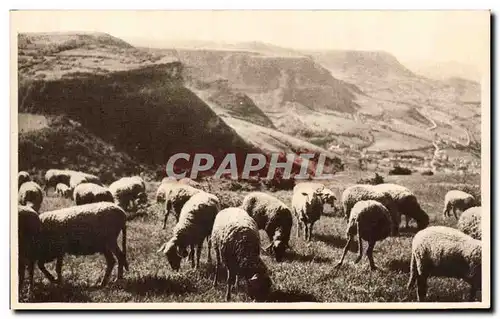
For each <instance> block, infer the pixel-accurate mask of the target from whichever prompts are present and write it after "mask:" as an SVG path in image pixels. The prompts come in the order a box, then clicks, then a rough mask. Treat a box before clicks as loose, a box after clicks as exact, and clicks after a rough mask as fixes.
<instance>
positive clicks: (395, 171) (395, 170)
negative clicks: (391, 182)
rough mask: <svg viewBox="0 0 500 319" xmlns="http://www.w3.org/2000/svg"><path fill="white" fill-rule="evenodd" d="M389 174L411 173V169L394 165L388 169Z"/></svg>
mask: <svg viewBox="0 0 500 319" xmlns="http://www.w3.org/2000/svg"><path fill="white" fill-rule="evenodd" d="M389 175H411V169H409V168H406V167H401V166H399V165H396V166H394V168H393V169H391V170H390V171H389Z"/></svg>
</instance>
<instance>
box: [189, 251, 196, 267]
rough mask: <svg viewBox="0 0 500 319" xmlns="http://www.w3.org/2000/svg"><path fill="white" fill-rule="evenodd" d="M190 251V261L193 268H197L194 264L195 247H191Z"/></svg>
mask: <svg viewBox="0 0 500 319" xmlns="http://www.w3.org/2000/svg"><path fill="white" fill-rule="evenodd" d="M189 247H190V250H189V261H191V268H194V267H195V264H194V245H190V246H189Z"/></svg>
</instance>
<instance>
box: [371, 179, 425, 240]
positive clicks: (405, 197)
mask: <svg viewBox="0 0 500 319" xmlns="http://www.w3.org/2000/svg"><path fill="white" fill-rule="evenodd" d="M374 188H375V189H376V190H378V191H381V192H385V193H386V194H389V196H391V199H392V201H393V202H394V204H395V207H396V208H397V210H398V212H399V215H400V216H401V215H405V216H406V218H405V221H406V228H408V222H409V220H410V219H414V220H415V221H416V222H417V227H418V229H419V230H421V229H424V228H426V227H427V226H428V225H429V215H427V213H426V212H425V211H424V210H423V209H422V207H421V206H420V204H419V203H418V200H417V197H416V196H415V194H414V193H413V192H412V191H410V190H409V189H408V188H406V187H404V186H401V185H397V184H389V183H386V184H378V185H374ZM398 226H399V225H398Z"/></svg>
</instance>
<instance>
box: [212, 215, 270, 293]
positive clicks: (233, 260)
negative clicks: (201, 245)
mask: <svg viewBox="0 0 500 319" xmlns="http://www.w3.org/2000/svg"><path fill="white" fill-rule="evenodd" d="M211 240H212V244H213V247H214V251H215V257H216V265H215V270H214V271H215V276H214V287H215V286H216V285H217V281H218V271H219V268H220V267H221V265H224V266H225V267H226V269H227V290H226V300H227V301H230V300H231V287H232V285H233V284H236V289H237V283H238V277H242V278H244V279H245V280H246V282H247V286H248V293H249V295H250V297H251V298H253V299H256V300H258V301H263V300H265V299H266V298H267V296H268V295H269V293H270V291H271V286H272V282H271V278H270V274H269V270H268V268H267V266H266V265H265V264H264V262H263V261H262V259H261V258H260V250H261V247H260V237H259V230H258V228H257V224H256V223H255V221H254V220H253V218H252V217H250V216H249V215H248V214H247V213H246V212H245V211H244V210H243V209H241V208H237V207H230V208H226V209H223V210H221V211H220V212H219V214H217V217H215V221H214V226H213V229H212V237H211Z"/></svg>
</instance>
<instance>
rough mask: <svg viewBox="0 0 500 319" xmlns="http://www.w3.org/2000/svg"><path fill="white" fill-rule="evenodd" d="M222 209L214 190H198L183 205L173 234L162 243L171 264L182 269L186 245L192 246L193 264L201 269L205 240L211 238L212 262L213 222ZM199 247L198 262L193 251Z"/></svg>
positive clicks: (191, 256) (209, 254) (191, 258)
mask: <svg viewBox="0 0 500 319" xmlns="http://www.w3.org/2000/svg"><path fill="white" fill-rule="evenodd" d="M219 210H220V203H219V199H218V198H217V197H216V196H215V195H212V194H209V193H205V192H199V193H197V194H195V195H193V196H192V197H191V198H190V199H189V200H188V201H187V202H186V204H184V206H183V207H182V210H181V213H180V215H179V222H178V223H177V224H176V225H175V227H174V229H173V236H172V238H171V239H170V240H169V241H168V242H166V243H165V244H163V245H162V246H161V247H160V249H159V250H158V252H162V253H164V254H165V255H166V256H167V259H168V261H169V263H170V266H171V267H172V269H174V270H176V271H177V270H179V268H180V262H181V260H182V258H184V257H186V256H187V251H186V248H187V247H188V246H189V247H190V248H191V252H190V260H191V267H193V268H196V269H198V267H199V265H200V256H201V251H202V245H203V241H204V240H205V239H207V242H208V262H209V263H211V262H212V260H211V253H210V250H211V241H210V235H211V233H212V226H213V224H214V220H215V216H216V215H217V213H218V212H219ZM195 249H196V265H195V260H194V253H195Z"/></svg>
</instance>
